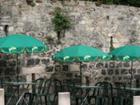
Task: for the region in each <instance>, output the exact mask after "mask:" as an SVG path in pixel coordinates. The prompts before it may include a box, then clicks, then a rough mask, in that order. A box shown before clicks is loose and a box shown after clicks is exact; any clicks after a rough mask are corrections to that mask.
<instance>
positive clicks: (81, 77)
mask: <svg viewBox="0 0 140 105" xmlns="http://www.w3.org/2000/svg"><path fill="white" fill-rule="evenodd" d="M81 65H82V62H80V85H82V68H81Z"/></svg>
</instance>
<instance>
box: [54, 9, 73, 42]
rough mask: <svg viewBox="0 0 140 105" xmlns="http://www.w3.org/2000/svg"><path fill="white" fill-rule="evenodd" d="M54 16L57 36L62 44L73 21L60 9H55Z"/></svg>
mask: <svg viewBox="0 0 140 105" xmlns="http://www.w3.org/2000/svg"><path fill="white" fill-rule="evenodd" d="M53 14H54V17H53V18H52V24H53V26H54V31H55V32H56V34H57V39H58V44H60V43H61V38H62V37H64V36H65V32H66V30H68V29H70V28H71V19H70V18H69V17H68V16H67V15H66V14H65V12H64V11H63V10H62V9H61V8H59V7H57V8H55V10H54V13H53Z"/></svg>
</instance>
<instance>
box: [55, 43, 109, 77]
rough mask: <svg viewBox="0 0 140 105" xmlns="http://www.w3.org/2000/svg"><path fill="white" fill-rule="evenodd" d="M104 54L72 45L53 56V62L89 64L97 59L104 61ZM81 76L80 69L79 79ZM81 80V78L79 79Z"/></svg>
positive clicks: (96, 49) (93, 49)
mask: <svg viewBox="0 0 140 105" xmlns="http://www.w3.org/2000/svg"><path fill="white" fill-rule="evenodd" d="M106 56H107V54H106V53H104V52H102V51H101V50H100V49H98V48H93V47H90V46H86V45H74V46H70V47H67V48H64V49H62V50H60V51H59V52H57V53H56V54H55V55H54V56H53V60H55V61H58V62H79V63H80V65H81V62H89V61H95V60H98V59H105V58H106ZM81 76H82V72H81V68H80V77H81ZM81 78H82V77H81Z"/></svg>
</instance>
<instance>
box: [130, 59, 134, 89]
mask: <svg viewBox="0 0 140 105" xmlns="http://www.w3.org/2000/svg"><path fill="white" fill-rule="evenodd" d="M130 70H131V71H130V72H131V77H130V79H131V80H130V86H131V87H132V83H133V61H131V69H130Z"/></svg>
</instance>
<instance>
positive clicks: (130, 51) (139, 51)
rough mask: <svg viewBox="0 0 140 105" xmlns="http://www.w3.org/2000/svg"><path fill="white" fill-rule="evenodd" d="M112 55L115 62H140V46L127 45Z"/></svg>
mask: <svg viewBox="0 0 140 105" xmlns="http://www.w3.org/2000/svg"><path fill="white" fill-rule="evenodd" d="M110 55H111V56H112V57H113V59H115V60H122V61H129V60H131V61H132V60H140V46H136V45H125V46H122V47H119V48H116V49H114V50H113V51H112V52H110Z"/></svg>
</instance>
